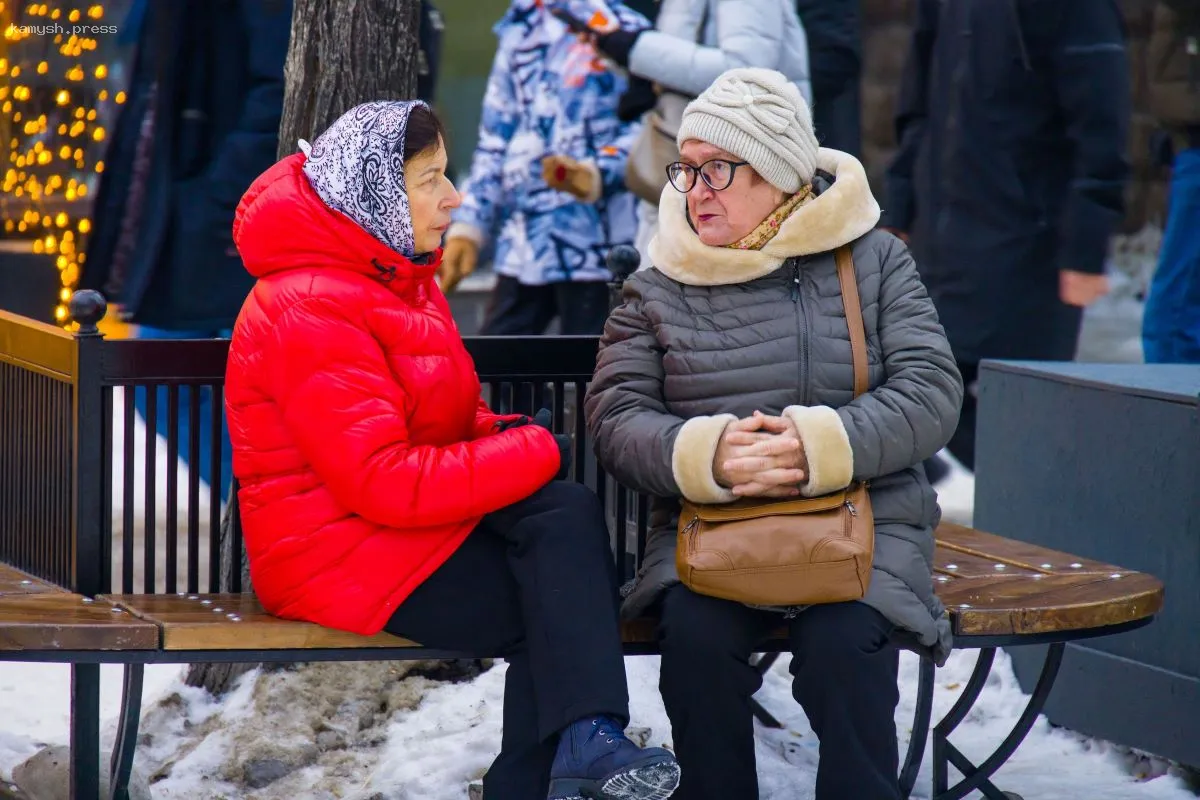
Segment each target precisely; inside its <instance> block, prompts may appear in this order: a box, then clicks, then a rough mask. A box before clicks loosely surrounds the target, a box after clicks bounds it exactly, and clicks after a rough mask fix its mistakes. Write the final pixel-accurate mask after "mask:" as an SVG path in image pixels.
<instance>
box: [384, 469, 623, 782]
mask: <svg viewBox="0 0 1200 800" xmlns="http://www.w3.org/2000/svg"><path fill="white" fill-rule="evenodd" d="M617 608H618V596H617V585H616V574H615V567H614V565H613V559H612V552H611V550H610V549H609V543H608V531H607V529H606V527H605V524H604V515H603V510H602V508H601V506H600V502H599V500H598V499H597V498H596V495H595V494H593V493H592V492H591V490H589V489H588V488H586V487H584V486H581V485H579V484H575V483H567V482H564V481H555V482H553V483H551V484H549V485H547V486H546V487H545V488H543V489H541V490H540V491H538V492H537V493H536V494H534V495H533V496H532V497H530V498H528V499H526V500H522V501H521V502H519V503H515V504H514V505H511V506H509V507H507V508H504V509H502V510H500V511H497V512H495V513H492V514H489V515H487V516H486V517H484V518H483V521H482V522H481V523H480V524H479V526H478V528H476V530H475V531H473V532H472V533H471V535H470V536H469V537H467V539H466V541H465V542H464V543H463V544H462V546H461V547H459V549H458V550H457V551H455V553H454V555H452V556H450V558H449V560H447V561H446V563H445V564H443V565H442V566H441V568H439V569H438V570H437V571H436V572H434V573H433V575H431V576H430V577H429V578H428V579H427V580H426V581H425V582H424V583H422V584H421V585H420V586H418V587H417V589H416V591H414V592H413V593H412V594H411V595H410V596H409V597H408V599H406V600H405V601H404V602H403V603H402V604H401V605H400V607H399V608H398V609H397V610H396V612H395V614H393V615H392V618H391V620H390V621H389V622H388V624H387V625H386V626H385V630H387V631H388V632H389V633H394V634H396V635H398V636H403V637H405V638H408V639H412V640H414V641H417V642H420V643H421V644H423V645H425V646H427V647H435V648H439V649H447V650H458V651H463V652H465V653H468V654H472V655H478V656H495V655H497V654H501V655H503V656H504V658H505V659H506V660H507V661H508V675H507V678H506V679H505V685H504V736H503V740H502V742H501V746H500V755H499V756H498V757H497V758H496V761H495V762H494V763H493V764H492V766H491V768H490V769H489V770H488V773H487V775H486V776H485V778H484V783H483V785H484V797H485V798H486V799H487V800H531V798H544V797H545V796H546V793H547V792H548V791H549V788H550V786H549V782H550V765H551V762H552V761H553V760H554V752H555V748H556V747H557V744H558V733H559V731H561V730H562V729H563V728H565V727H566V726H567V725H569V724H570V723H572V722H574V721H575V720H577V719H581V718H583V717H587V716H591V715H598V714H603V715H606V716H609V717H612V718H613V719H615V720H617V721H618V722H620V723H621V724H626V723H627V722H628V720H629V694H628V689H627V686H626V682H625V662H624V660H623V658H622V654H621V633H620V629H619V625H618V621H617Z"/></svg>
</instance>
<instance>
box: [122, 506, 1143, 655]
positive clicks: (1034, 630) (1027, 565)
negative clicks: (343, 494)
mask: <svg viewBox="0 0 1200 800" xmlns="http://www.w3.org/2000/svg"><path fill="white" fill-rule="evenodd" d="M937 540H938V547H937V551H936V558H935V573H934V588H935V589H936V590H937V592H938V596H939V597H940V598H941V599H942V602H943V603H945V604H946V607H947V609H948V610H949V612H950V616H951V620H952V623H953V625H954V631H955V633H956V634H957V635H960V636H967V635H989V636H997V635H1029V634H1038V633H1066V632H1071V631H1078V630H1084V629H1089V628H1100V627H1104V626H1108V625H1116V624H1120V623H1124V622H1131V621H1134V620H1139V619H1144V618H1146V617H1148V616H1150V615H1152V614H1154V613H1155V612H1157V611H1158V610H1159V608H1161V607H1162V599H1163V587H1162V584H1161V583H1160V582H1159V581H1158V580H1157V579H1155V578H1154V577H1152V576H1150V575H1145V574H1142V573H1138V572H1132V571H1130V570H1126V569H1121V568H1119V567H1114V566H1112V565H1109V564H1102V563H1100V562H1097V561H1090V560H1088V559H1083V558H1076V557H1075V556H1071V555H1068V554H1066V553H1059V552H1056V551H1054V550H1048V549H1046V548H1044V547H1038V546H1036V545H1030V544H1026V543H1023V542H1016V541H1012V540H1010V539H1005V538H1002V537H999V536H993V535H991V534H987V533H981V532H979V531H975V530H972V529H970V528H964V527H962V526H959V525H952V524H945V525H942V526H941V527H940V528H938V531H937ZM104 599H105V600H107V601H108V602H111V603H113V604H114V605H117V606H119V607H121V608H124V609H126V610H128V611H129V612H131V613H132V614H133V615H135V616H137V617H138V618H139V619H142V620H145V621H146V622H149V623H154V624H155V625H159V626H161V627H162V631H163V649H165V650H228V649H262V650H275V649H280V650H304V649H316V648H342V647H416V646H418V645H416V644H415V643H413V642H410V641H408V640H406V639H400V638H398V637H394V636H390V635H388V634H380V635H378V636H373V637H362V636H356V635H355V634H351V633H344V632H341V631H334V630H329V629H327V628H321V627H319V626H317V625H313V624H310V623H305V622H289V621H285V620H281V619H278V618H276V617H273V616H271V615H270V614H268V613H267V612H266V611H264V610H263V608H262V606H261V605H259V604H258V601H257V600H255V599H254V598H253V597H252V596H250V595H230V594H219V595H113V596H106V597H105V598H104ZM622 635H623V638H624V640H625V641H626V642H628V643H637V644H646V643H651V642H653V641H654V639H655V624H654V622H653V620H635V621H632V622H628V623H625V625H624V626H623V631H622Z"/></svg>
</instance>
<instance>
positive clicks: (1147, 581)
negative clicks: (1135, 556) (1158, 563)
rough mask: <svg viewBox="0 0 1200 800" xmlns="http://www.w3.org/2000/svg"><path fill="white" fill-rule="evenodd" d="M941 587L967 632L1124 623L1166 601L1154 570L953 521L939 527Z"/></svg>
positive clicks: (937, 575)
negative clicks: (1108, 561)
mask: <svg viewBox="0 0 1200 800" xmlns="http://www.w3.org/2000/svg"><path fill="white" fill-rule="evenodd" d="M934 588H935V589H936V590H937V593H938V597H940V598H941V600H942V602H943V603H945V604H946V608H947V609H948V610H949V612H950V616H951V619H952V621H953V624H954V632H955V633H956V634H958V635H960V636H968V635H988V636H996V635H1013V634H1016V635H1029V634H1038V633H1066V632H1070V631H1078V630H1084V629H1088V628H1099V627H1103V626H1107V625H1118V624H1121V623H1125V622H1133V621H1135V620H1140V619H1145V618H1146V617H1149V616H1151V615H1153V614H1155V613H1156V612H1157V611H1158V610H1159V609H1160V608H1162V603H1163V585H1162V583H1161V582H1160V581H1159V580H1158V579H1157V578H1155V577H1153V576H1151V575H1146V574H1144V573H1141V572H1133V571H1131V570H1127V569H1122V568H1120V567H1115V566H1112V565H1111V564H1103V563H1101V562H1098V561H1091V560H1089V559H1086V558H1077V557H1075V556H1072V555H1069V554H1067V553H1060V552H1058V551H1056V550H1049V549H1047V548H1045V547H1039V546H1037V545H1032V544H1026V543H1024V542H1018V541H1013V540H1012V539H1005V538H1003V537H1000V536H993V535H992V534H990V533H982V532H980V531H976V530H973V529H971V528H964V527H962V526H961V525H953V524H949V523H945V524H943V525H941V526H940V527H939V528H938V530H937V550H936V554H935V557H934Z"/></svg>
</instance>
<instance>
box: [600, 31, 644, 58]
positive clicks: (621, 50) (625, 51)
mask: <svg viewBox="0 0 1200 800" xmlns="http://www.w3.org/2000/svg"><path fill="white" fill-rule="evenodd" d="M641 35H642V32H641V31H640V30H636V31H627V30H625V29H624V28H617V29H616V30H615V31H609V32H608V33H602V34H600V35H599V36H597V37H596V49H597V50H599V51H600V52H601V53H603V54H604V55H606V56H608V57H609V58H611V59H612V60H613V61H615V62H616V63H617V64H618V65H620V66H622V67H628V66H629V53H630V51H631V50H633V46H634V45H635V44H637V40H638V37H639V36H641Z"/></svg>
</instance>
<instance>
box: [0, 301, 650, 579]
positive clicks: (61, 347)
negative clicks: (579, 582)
mask: <svg viewBox="0 0 1200 800" xmlns="http://www.w3.org/2000/svg"><path fill="white" fill-rule="evenodd" d="M75 312H76V318H77V319H81V320H82V322H81V329H80V332H79V333H76V334H69V333H66V332H65V331H62V330H61V329H58V328H55V327H53V326H47V325H42V324H40V323H36V322H33V321H31V320H28V319H25V318H22V317H16V316H13V315H3V314H0V560H2V561H5V562H8V563H11V564H13V565H14V566H18V567H21V568H22V569H25V570H27V571H29V572H32V573H34V574H36V575H38V576H40V577H43V578H46V579H48V580H51V581H54V582H55V583H58V584H60V585H63V586H67V587H69V588H71V589H72V590H74V591H77V592H80V593H82V594H89V595H91V594H99V593H104V592H111V591H119V592H121V593H125V594H129V593H148V594H155V593H158V594H161V593H176V592H188V593H194V592H218V591H239V590H240V588H241V587H240V580H239V579H238V575H237V570H234V571H233V572H234V574H233V575H232V576H230V579H229V580H226V581H222V575H221V542H220V536H221V515H222V509H223V506H224V501H225V499H226V498H225V494H224V491H223V488H224V486H225V485H227V484H228V481H229V479H230V477H231V476H230V475H229V472H230V469H229V465H228V459H229V453H228V449H227V445H225V443H224V439H225V436H224V433H223V431H224V428H223V413H222V412H223V407H224V373H225V362H226V358H227V356H228V347H229V342H228V340H155V339H117V340H111V341H110V340H105V339H104V338H103V337H102V336H100V335H99V334H98V333H97V332H96V330H95V322H98V321H99V318H100V316H102V313H103V307H102V306H101V307H98V308H77V309H75ZM467 348H468V350H469V351H470V352H471V355H472V356H473V358H474V359H475V362H476V367H477V369H478V371H479V373H480V379H481V381H482V383H483V386H484V396H485V399H487V400H488V401H489V403H490V405H491V406H492V407H493V408H495V409H517V410H522V411H529V412H532V411H533V410H535V409H536V408H539V407H543V406H544V407H546V408H549V409H550V410H551V411H552V413H553V425H554V429H555V431H556V432H558V433H568V434H570V435H571V436H572V438H573V440H574V444H575V452H574V463H573V465H572V469H571V477H572V479H573V480H576V481H579V482H581V483H585V484H587V485H588V486H590V487H591V488H592V489H593V490H595V491H596V493H597V494H598V495H599V496H600V497H601V499H602V500H603V501H604V504H605V507H606V508H607V509H608V513H609V523H610V530H611V531H612V532H613V549H614V552H615V554H616V556H617V563H618V569H619V572H620V574H621V575H622V576H623V578H629V577H632V575H633V574H634V571H635V569H636V565H637V563H638V561H639V559H640V556H641V552H640V547H639V543H640V542H642V541H643V540H644V536H641V535H639V534H640V533H641V532H642V531H644V530H645V528H646V524H647V519H648V516H649V501H648V499H647V498H646V497H643V496H640V495H638V494H636V493H635V492H633V491H631V490H629V489H626V488H624V487H620V486H619V485H618V484H617V483H616V482H615V481H614V480H612V479H611V478H610V477H609V476H608V475H606V474H605V472H604V470H603V468H602V467H601V466H600V465H599V463H598V462H597V461H596V459H595V457H594V454H593V452H592V448H591V444H590V442H589V441H588V437H587V433H586V428H585V420H584V415H583V409H582V405H583V398H584V394H585V392H586V389H587V382H588V381H589V380H590V378H591V374H592V369H593V367H594V365H595V353H596V339H595V338H594V337H553V338H547V337H487V338H482V337H481V338H469V339H467ZM230 529H231V530H232V532H233V536H234V537H237V536H238V535H239V533H240V526H236V525H233V526H230ZM230 547H231V548H233V552H234V553H238V554H240V551H241V542H240V540H238V541H234V542H231V543H230ZM235 561H236V559H235Z"/></svg>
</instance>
